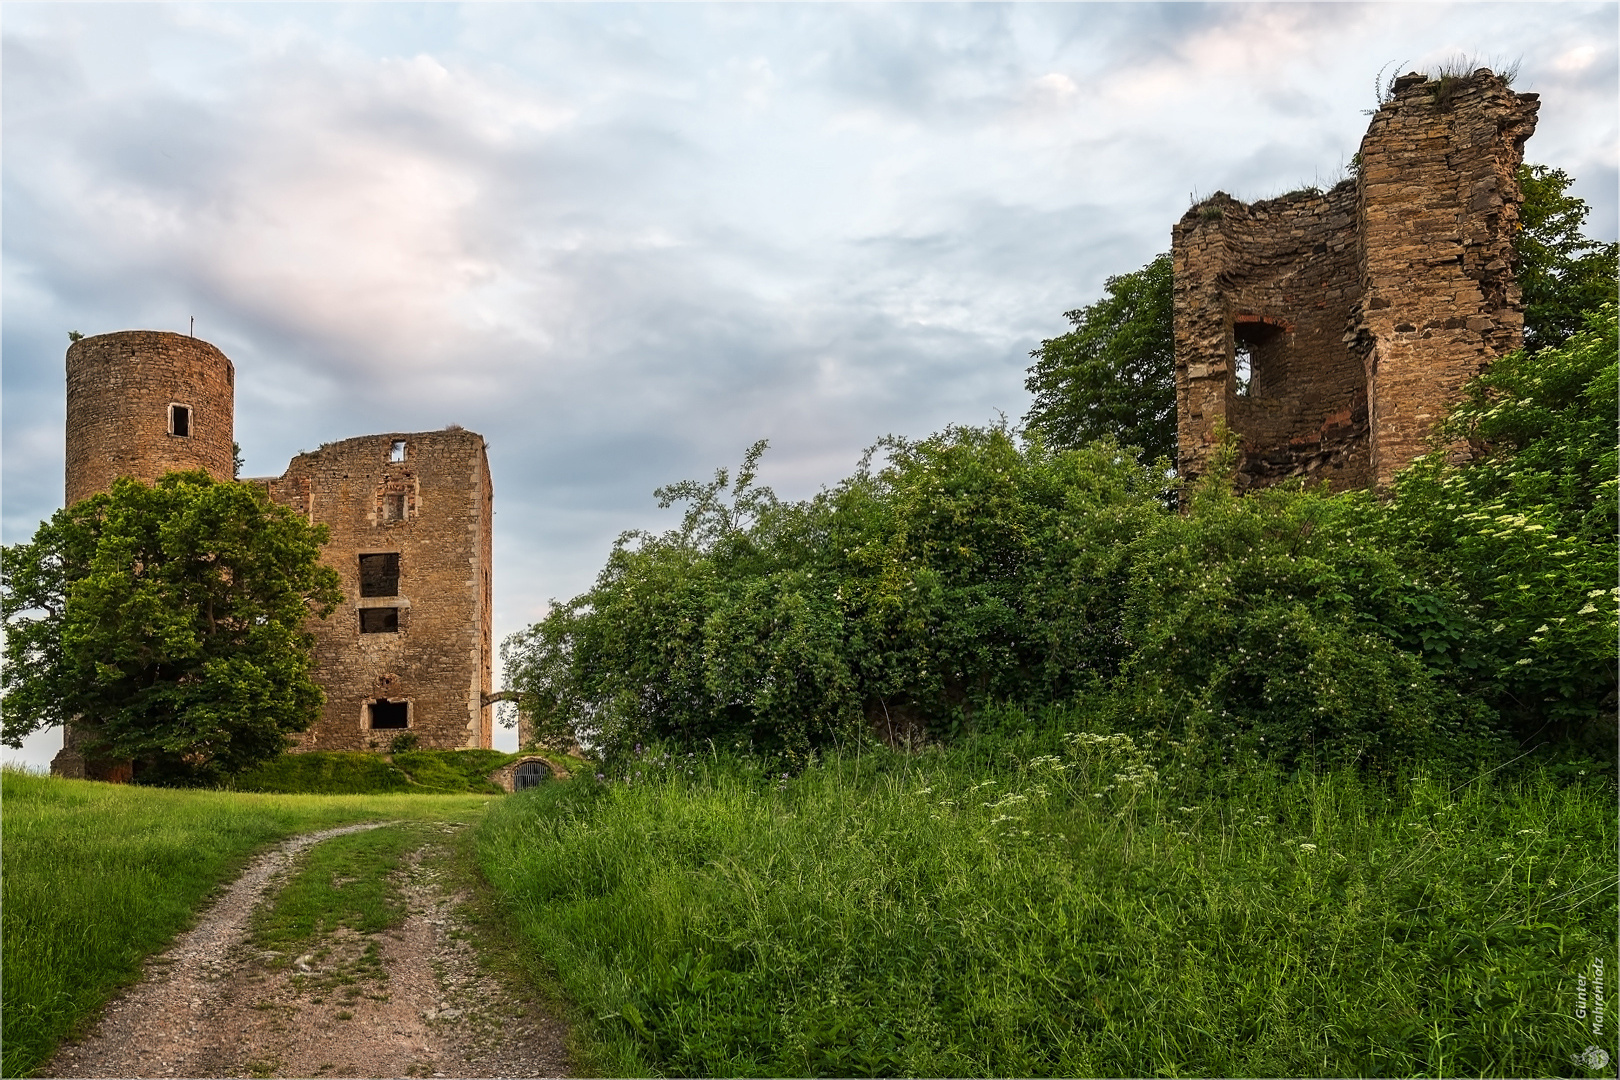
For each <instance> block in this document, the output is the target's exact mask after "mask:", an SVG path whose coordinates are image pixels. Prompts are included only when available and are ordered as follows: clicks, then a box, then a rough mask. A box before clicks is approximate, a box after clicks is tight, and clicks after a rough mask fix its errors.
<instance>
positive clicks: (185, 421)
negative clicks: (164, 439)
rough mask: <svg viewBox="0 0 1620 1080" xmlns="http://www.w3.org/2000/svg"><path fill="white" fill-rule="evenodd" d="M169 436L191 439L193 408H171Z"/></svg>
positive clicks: (180, 406)
mask: <svg viewBox="0 0 1620 1080" xmlns="http://www.w3.org/2000/svg"><path fill="white" fill-rule="evenodd" d="M169 434H170V435H178V436H180V437H181V438H182V439H189V438H191V406H189V405H170V406H169Z"/></svg>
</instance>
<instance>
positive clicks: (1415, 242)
mask: <svg viewBox="0 0 1620 1080" xmlns="http://www.w3.org/2000/svg"><path fill="white" fill-rule="evenodd" d="M1539 107H1540V102H1539V101H1538V100H1537V96H1536V95H1535V94H1515V93H1514V92H1513V91H1512V90H1510V89H1509V88H1508V84H1507V81H1506V80H1505V79H1503V78H1501V77H1500V76H1498V75H1495V74H1493V73H1492V72H1491V71H1490V70H1488V69H1485V68H1481V69H1480V70H1478V71H1476V72H1474V73H1473V74H1472V75H1470V76H1465V77H1461V78H1458V77H1450V76H1446V77H1441V78H1436V79H1431V78H1428V77H1426V76H1424V75H1419V74H1410V75H1404V76H1402V77H1401V78H1399V79H1397V80H1395V82H1394V84H1393V86H1392V88H1391V92H1390V95H1389V97H1388V98H1387V99H1386V100H1385V101H1384V102H1383V103H1382V106H1381V107H1380V108H1379V109H1378V111H1377V113H1376V114H1375V115H1374V116H1373V119H1372V123H1371V124H1370V125H1369V127H1368V129H1367V134H1366V136H1365V137H1364V138H1363V139H1362V142H1361V151H1360V153H1359V155H1358V156H1357V158H1356V162H1357V164H1356V167H1355V176H1354V178H1353V179H1349V180H1346V181H1344V182H1343V183H1341V184H1339V185H1338V186H1336V187H1334V188H1333V189H1332V190H1331V191H1326V192H1319V191H1315V190H1307V191H1301V192H1295V193H1293V194H1290V195H1284V196H1282V197H1280V198H1276V199H1269V200H1266V201H1264V202H1256V203H1251V204H1244V203H1241V202H1239V201H1238V200H1236V199H1234V198H1232V197H1231V196H1229V195H1226V194H1224V193H1220V192H1217V193H1216V194H1215V195H1214V196H1213V197H1212V198H1210V199H1207V200H1205V201H1204V202H1202V203H1199V204H1198V205H1196V206H1194V207H1193V208H1192V209H1191V210H1189V211H1188V212H1187V213H1186V215H1185V216H1184V217H1183V218H1182V219H1181V221H1179V222H1178V223H1177V224H1176V225H1175V227H1174V230H1173V231H1172V257H1173V260H1174V271H1175V350H1176V405H1177V423H1178V432H1177V433H1178V436H1179V442H1180V450H1179V462H1178V467H1179V471H1180V472H1181V474H1182V475H1183V476H1185V477H1187V478H1189V479H1193V478H1196V477H1197V476H1199V475H1201V474H1202V473H1203V472H1204V471H1205V470H1206V469H1207V467H1208V464H1209V459H1210V457H1211V455H1212V454H1213V452H1214V451H1215V450H1216V448H1217V446H1218V444H1219V441H1220V431H1221V429H1222V428H1223V427H1224V429H1225V430H1227V431H1228V432H1230V433H1231V434H1232V436H1234V437H1235V440H1236V444H1237V451H1238V457H1237V462H1236V472H1235V475H1234V483H1235V486H1236V487H1237V488H1238V489H1239V490H1244V489H1253V488H1263V487H1268V486H1270V485H1272V484H1276V483H1278V482H1280V481H1283V480H1286V479H1290V478H1303V479H1305V480H1307V481H1313V482H1314V481H1322V480H1325V481H1327V482H1328V483H1329V484H1330V486H1331V488H1332V490H1334V491H1343V490H1346V489H1349V488H1357V487H1367V486H1383V485H1386V484H1388V483H1389V481H1390V479H1391V478H1392V477H1393V476H1394V474H1395V473H1396V472H1398V471H1399V470H1400V469H1402V468H1404V467H1405V466H1407V465H1409V464H1411V463H1412V462H1413V461H1414V460H1416V459H1417V458H1419V457H1421V456H1422V455H1423V454H1424V453H1426V452H1427V451H1428V449H1429V439H1430V437H1431V436H1432V433H1433V430H1434V427H1435V424H1436V423H1437V422H1438V421H1440V420H1441V419H1443V418H1444V416H1445V414H1446V412H1447V410H1448V409H1449V408H1450V407H1451V406H1452V405H1453V404H1454V403H1455V402H1456V401H1457V400H1458V399H1459V397H1460V391H1461V388H1462V385H1463V383H1464V382H1466V381H1467V380H1468V379H1470V378H1472V377H1473V376H1474V375H1476V374H1478V373H1479V372H1480V371H1481V370H1482V369H1483V368H1484V367H1485V366H1486V365H1487V364H1489V363H1490V362H1491V361H1492V360H1494V359H1496V358H1497V357H1499V356H1501V355H1503V354H1504V353H1507V352H1509V351H1511V350H1513V349H1515V348H1517V347H1518V346H1519V345H1520V344H1521V342H1522V339H1523V326H1524V315H1523V310H1522V306H1521V303H1520V297H1519V287H1518V285H1517V284H1516V283H1515V281H1514V276H1513V274H1514V255H1513V236H1514V233H1515V231H1516V230H1517V228H1518V208H1519V203H1520V202H1521V196H1520V193H1519V187H1518V182H1517V180H1516V179H1515V175H1514V174H1515V171H1516V170H1517V169H1518V167H1519V164H1520V163H1521V162H1522V160H1523V157H1524V144H1525V140H1527V139H1528V138H1529V137H1530V135H1531V133H1532V132H1534V130H1535V125H1536V111H1537V109H1538V108H1539Z"/></svg>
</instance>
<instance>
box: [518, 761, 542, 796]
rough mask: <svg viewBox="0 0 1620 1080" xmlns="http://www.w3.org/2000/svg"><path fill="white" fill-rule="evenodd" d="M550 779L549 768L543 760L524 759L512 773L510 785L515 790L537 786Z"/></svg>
mask: <svg viewBox="0 0 1620 1080" xmlns="http://www.w3.org/2000/svg"><path fill="white" fill-rule="evenodd" d="M549 779H551V770H550V769H548V768H546V763H545V762H543V761H525V762H524V763H523V764H521V765H519V766H518V767H517V770H516V771H515V772H513V774H512V787H513V789H514V790H516V791H522V790H524V789H525V788H532V787H538V786H539V785H541V784H542V783H544V782H545V781H547V780H549Z"/></svg>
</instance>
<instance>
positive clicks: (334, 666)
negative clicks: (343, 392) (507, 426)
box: [253, 430, 494, 750]
mask: <svg viewBox="0 0 1620 1080" xmlns="http://www.w3.org/2000/svg"><path fill="white" fill-rule="evenodd" d="M401 448H402V450H403V460H394V458H396V457H398V456H400V454H399V451H400V449H401ZM253 482H254V483H258V484H261V485H263V486H264V487H265V488H266V489H267V490H268V491H269V493H270V496H271V497H272V498H273V499H275V500H276V501H277V502H280V503H282V504H284V505H287V506H290V507H293V508H294V509H296V510H298V511H299V512H300V513H303V514H307V515H308V516H309V518H310V520H311V521H313V522H315V523H318V524H324V525H326V526H327V528H328V529H329V530H330V532H331V539H330V541H329V542H328V544H327V546H326V548H325V549H324V550H323V553H322V560H323V561H324V562H326V563H327V565H329V566H331V567H332V568H333V569H335V570H336V571H337V572H338V576H339V578H340V579H341V580H342V588H343V593H344V601H343V603H342V604H341V605H340V606H339V607H338V609H337V610H336V611H334V612H333V613H332V615H331V616H330V617H328V618H327V619H325V620H311V622H310V629H311V631H312V632H313V633H314V635H315V642H316V645H315V663H316V671H315V679H316V681H317V682H318V683H320V685H321V687H322V688H323V689H324V690H325V691H326V707H325V711H324V713H323V715H322V716H321V719H320V720H319V721H318V722H317V723H316V724H315V725H314V726H313V727H312V728H310V730H309V731H308V732H306V733H304V735H303V736H302V739H301V741H300V744H299V746H298V749H300V750H364V749H386V748H387V746H388V744H389V743H390V742H391V741H392V739H393V738H394V737H395V736H396V735H400V734H403V733H405V732H410V733H411V734H414V735H415V736H416V737H417V739H418V740H419V742H420V745H421V746H422V747H423V748H424V749H435V750H454V749H461V748H469V747H471V748H486V749H487V748H488V747H489V746H490V745H491V737H492V734H493V733H492V731H491V726H490V720H491V712H492V710H491V709H490V708H488V707H487V706H485V705H484V703H483V699H484V695H486V694H488V693H489V690H490V678H491V651H492V644H493V642H492V628H491V595H492V594H491V588H492V581H491V572H490V571H491V546H490V545H491V524H492V518H491V513H492V506H493V498H494V494H493V491H492V489H491V484H490V474H489V461H488V457H487V455H486V453H485V446H484V439H483V437H482V436H481V435H477V434H475V433H473V432H470V431H462V430H445V431H432V432H417V433H410V434H397V433H396V434H389V435H367V436H363V437H360V438H355V439H345V440H343V441H342V442H336V443H329V444H327V445H325V446H323V447H321V449H319V450H317V451H314V452H312V453H307V454H300V455H299V456H298V457H296V458H294V459H293V460H292V462H291V463H290V464H289V465H288V467H287V471H286V472H285V473H284V474H283V475H282V476H280V477H279V478H274V479H261V480H256V481H253ZM363 555H370V556H394V557H395V559H394V560H393V562H392V565H393V567H394V568H395V569H397V578H396V579H394V583H393V585H392V586H391V590H392V594H391V595H374V596H368V597H363V596H361V591H362V590H361V556H363ZM384 565H387V564H386V563H385V564H384ZM389 589H390V587H389V586H384V588H383V591H384V592H385V593H386V592H388V591H389ZM372 591H374V592H375V591H377V587H376V584H375V582H374V583H373V590H372ZM389 612H392V613H393V614H392V616H389ZM377 617H381V620H380V622H367V621H365V620H367V619H373V618H377ZM363 628H365V629H364V630H363ZM389 704H392V705H393V707H394V708H393V709H392V710H389V709H387V708H386V706H388V705H389ZM379 705H380V706H383V710H382V711H379V708H378V706H379ZM401 705H403V709H402V710H401V709H400V708H399V706H401ZM379 721H380V722H381V723H383V724H387V723H395V724H399V723H402V724H403V725H404V726H402V727H388V726H378V724H377V722H379Z"/></svg>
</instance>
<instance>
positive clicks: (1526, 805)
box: [478, 734, 1616, 1076]
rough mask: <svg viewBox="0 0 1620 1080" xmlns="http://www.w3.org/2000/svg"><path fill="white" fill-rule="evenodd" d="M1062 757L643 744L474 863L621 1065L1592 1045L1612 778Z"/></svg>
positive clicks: (490, 842) (1400, 1062) (1468, 1062)
mask: <svg viewBox="0 0 1620 1080" xmlns="http://www.w3.org/2000/svg"><path fill="white" fill-rule="evenodd" d="M1047 749H1050V752H1047ZM1047 749H1043V748H1038V747H1032V746H1025V747H1024V748H1023V749H1022V750H1018V752H1016V753H1008V752H1007V751H1008V750H1017V747H1016V746H1012V745H1009V746H989V745H987V746H985V747H980V748H978V749H977V750H976V751H973V750H964V751H962V752H956V751H944V752H925V753H923V754H920V755H916V756H914V757H910V758H907V757H904V756H901V755H896V754H891V753H887V752H882V751H879V752H875V753H874V752H868V753H865V754H861V755H850V756H838V757H832V758H829V759H827V760H825V761H823V762H821V763H820V764H819V765H815V766H813V767H811V768H810V769H808V770H807V771H805V772H804V773H803V774H802V775H799V776H796V777H785V776H782V775H780V774H774V773H773V774H770V775H765V773H764V771H763V766H759V765H756V764H751V763H748V762H746V761H745V762H738V761H735V760H727V759H726V758H725V757H723V756H722V757H720V758H718V759H716V758H708V759H705V758H704V757H702V756H693V757H688V756H687V755H686V754H685V753H677V754H673V755H665V754H663V753H659V754H656V755H649V756H647V757H644V758H643V759H641V760H639V761H637V762H635V763H633V764H632V765H631V766H630V767H629V768H628V769H626V770H624V772H623V774H622V775H615V776H610V777H607V778H606V779H605V780H603V781H597V780H595V779H594V778H593V777H585V776H582V777H580V778H579V779H576V780H573V781H570V782H568V783H563V784H555V785H548V786H546V787H543V788H540V789H537V790H535V791H533V792H525V793H520V794H519V795H517V796H514V797H512V798H509V799H506V800H503V801H501V802H499V803H497V804H494V805H493V806H491V808H490V811H489V813H488V814H487V815H486V816H485V817H484V819H483V820H482V821H481V822H480V824H479V826H478V828H479V837H478V839H479V843H480V850H481V858H482V860H483V864H484V867H485V870H486V873H487V875H488V877H489V878H490V879H491V881H492V883H493V884H494V885H495V887H496V889H497V892H498V893H499V894H500V895H501V896H502V897H503V900H504V903H505V905H506V908H507V910H508V912H509V913H510V916H511V918H512V919H513V920H514V923H515V925H516V927H517V928H518V930H519V931H520V932H521V933H523V934H524V935H526V937H527V938H528V939H529V940H530V941H532V942H533V943H534V945H535V948H536V950H537V952H538V953H539V954H540V955H541V956H542V957H544V958H545V960H546V961H547V962H549V964H550V965H551V967H552V968H553V969H554V970H555V971H556V973H557V974H558V977H559V979H560V980H561V982H562V983H563V985H564V986H565V987H566V989H567V991H568V993H569V995H570V996H571V997H572V998H573V999H574V1000H575V1002H576V1003H577V1006H578V1011H579V1014H580V1015H581V1016H582V1017H584V1018H585V1020H584V1029H583V1030H582V1031H581V1032H580V1035H581V1036H582V1041H583V1042H584V1043H585V1044H586V1045H587V1047H589V1048H590V1049H589V1051H588V1054H587V1056H586V1058H585V1061H586V1063H587V1064H586V1065H585V1067H587V1068H594V1069H596V1070H599V1071H601V1072H605V1073H610V1074H619V1075H648V1076H652V1075H685V1076H749V1075H752V1076H873V1075H914V1076H938V1075H957V1076H1043V1075H1067V1076H1171V1075H1194V1076H1350V1075H1407V1076H1418V1075H1428V1076H1439V1075H1448V1074H1456V1073H1464V1074H1472V1075H1498V1076H1503V1075H1569V1070H1570V1068H1571V1067H1572V1066H1571V1060H1572V1055H1574V1054H1578V1053H1580V1052H1582V1050H1583V1049H1584V1048H1585V1047H1586V1046H1587V1045H1588V1044H1589V1043H1591V1042H1592V1041H1593V1038H1592V1036H1591V1033H1590V1032H1589V1031H1587V1030H1585V1028H1584V1027H1583V1024H1585V1023H1587V1021H1583V1020H1581V1019H1578V1018H1577V1017H1576V1015H1575V1010H1576V1008H1577V980H1578V979H1580V978H1581V977H1582V976H1583V975H1586V976H1590V975H1592V974H1593V970H1594V969H1593V964H1594V963H1595V962H1599V961H1601V962H1602V963H1603V965H1604V968H1605V969H1606V970H1607V971H1609V972H1611V973H1612V972H1614V971H1615V970H1616V957H1615V924H1616V903H1615V884H1616V875H1615V845H1616V822H1615V789H1614V784H1613V780H1612V770H1610V775H1607V776H1603V777H1599V776H1596V775H1591V776H1584V777H1583V776H1574V775H1572V776H1571V777H1570V778H1569V780H1568V781H1560V780H1559V779H1557V778H1556V777H1555V776H1554V775H1553V774H1552V773H1551V772H1549V771H1545V770H1543V771H1531V772H1529V773H1527V774H1523V775H1520V776H1517V777H1515V778H1513V779H1507V780H1500V779H1498V777H1489V778H1485V779H1482V780H1478V781H1476V782H1473V783H1466V784H1462V785H1458V784H1457V783H1456V782H1455V781H1441V780H1439V779H1436V778H1432V777H1426V776H1424V775H1422V774H1414V775H1410V776H1408V777H1406V778H1404V779H1402V780H1400V781H1398V782H1397V781H1378V780H1373V779H1368V778H1366V777H1364V776H1361V775H1358V774H1356V773H1354V772H1334V773H1331V774H1327V775H1311V774H1308V773H1307V774H1301V775H1298V776H1296V777H1294V778H1289V777H1286V776H1282V775H1278V774H1276V773H1273V772H1271V771H1268V770H1267V769H1266V768H1265V767H1264V766H1260V765H1253V766H1249V767H1246V768H1235V769H1231V770H1229V771H1227V772H1225V773H1224V774H1222V775H1219V776H1211V775H1209V774H1203V775H1199V776H1192V775H1187V774H1183V773H1178V771H1177V769H1176V766H1175V763H1174V762H1173V761H1169V760H1163V759H1160V760H1154V759H1152V758H1151V757H1150V756H1149V755H1147V754H1144V753H1143V752H1141V751H1140V750H1139V749H1138V748H1137V747H1136V745H1135V744H1134V743H1133V742H1132V741H1131V740H1130V739H1129V738H1127V737H1126V736H1123V735H1084V734H1077V735H1074V736H1070V737H1069V738H1068V740H1067V741H1066V742H1064V743H1062V744H1061V745H1059V746H1057V747H1055V748H1047ZM1187 773H1191V770H1190V769H1189V770H1187ZM1615 981H1616V980H1615V979H1614V977H1613V975H1612V974H1611V975H1610V976H1609V977H1608V980H1607V985H1606V987H1605V989H1604V993H1605V995H1606V1008H1607V1010H1608V1011H1607V1015H1608V1017H1609V1025H1610V1028H1611V1031H1612V1026H1613V1024H1614V1023H1615V1019H1616V1018H1615V1011H1614V983H1615ZM1595 1004H1596V1003H1595V1002H1593V1003H1592V1005H1591V1006H1589V1007H1595ZM1606 1037H1609V1038H1612V1035H1611V1036H1606ZM1611 1048H1612V1047H1611ZM1575 1075H1586V1074H1585V1073H1584V1072H1577V1073H1576V1074H1575Z"/></svg>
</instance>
